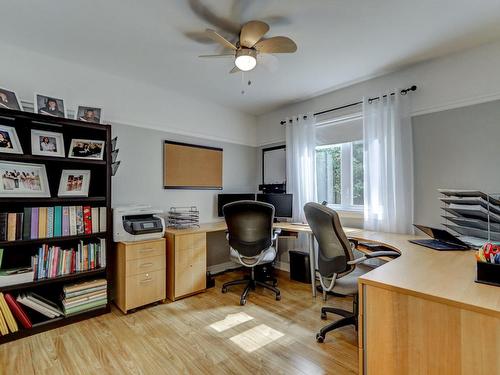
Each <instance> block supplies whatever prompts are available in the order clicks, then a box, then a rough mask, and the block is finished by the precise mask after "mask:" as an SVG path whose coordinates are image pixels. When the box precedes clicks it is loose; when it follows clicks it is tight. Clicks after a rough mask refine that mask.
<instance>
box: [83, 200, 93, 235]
mask: <svg viewBox="0 0 500 375" xmlns="http://www.w3.org/2000/svg"><path fill="white" fill-rule="evenodd" d="M82 210H83V232H84V233H85V234H92V209H91V207H90V206H84V207H83V208H82Z"/></svg>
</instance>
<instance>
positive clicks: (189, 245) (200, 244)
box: [175, 233, 206, 251]
mask: <svg viewBox="0 0 500 375" xmlns="http://www.w3.org/2000/svg"><path fill="white" fill-rule="evenodd" d="M205 244H206V234H205V233H195V234H186V235H182V236H176V237H175V250H176V251H177V250H179V251H184V250H191V249H200V248H203V249H204V248H205V246H206V245H205Z"/></svg>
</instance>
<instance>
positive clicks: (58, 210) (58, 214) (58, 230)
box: [54, 206, 62, 237]
mask: <svg viewBox="0 0 500 375" xmlns="http://www.w3.org/2000/svg"><path fill="white" fill-rule="evenodd" d="M61 236H62V207H61V206H55V207H54V237H61Z"/></svg>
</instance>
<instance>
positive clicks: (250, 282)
mask: <svg viewBox="0 0 500 375" xmlns="http://www.w3.org/2000/svg"><path fill="white" fill-rule="evenodd" d="M271 281H272V283H273V285H269V284H267V283H265V282H263V281H258V280H254V279H242V280H233V281H228V282H227V283H224V284H223V285H222V289H221V291H222V293H227V292H228V288H229V287H230V286H233V285H241V284H246V286H245V289H244V290H243V293H241V297H240V305H241V306H244V305H245V304H246V303H247V298H248V294H249V293H250V290H255V287H256V286H257V285H258V286H261V287H263V288H265V289H269V290H270V291H272V292H273V293H274V294H275V295H276V297H275V298H276V301H280V300H281V292H280V290H279V289H278V288H276V287H275V286H276V285H277V283H278V282H277V280H276V279H273V280H271Z"/></svg>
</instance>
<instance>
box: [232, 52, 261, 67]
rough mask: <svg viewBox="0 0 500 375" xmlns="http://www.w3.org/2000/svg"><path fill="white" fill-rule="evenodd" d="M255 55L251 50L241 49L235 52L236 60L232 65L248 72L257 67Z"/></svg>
mask: <svg viewBox="0 0 500 375" xmlns="http://www.w3.org/2000/svg"><path fill="white" fill-rule="evenodd" d="M256 55H257V53H256V52H255V50H252V49H242V50H239V51H237V52H236V59H235V60H234V64H235V65H236V66H237V67H238V69H239V70H242V71H244V72H248V71H249V70H252V69H253V68H255V66H256V65H257V58H256Z"/></svg>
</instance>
